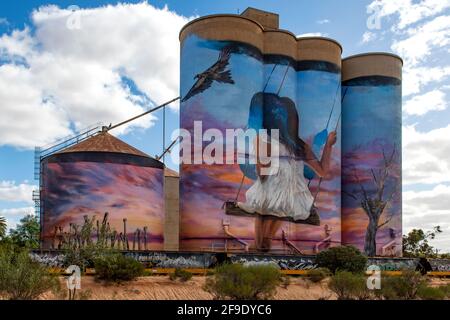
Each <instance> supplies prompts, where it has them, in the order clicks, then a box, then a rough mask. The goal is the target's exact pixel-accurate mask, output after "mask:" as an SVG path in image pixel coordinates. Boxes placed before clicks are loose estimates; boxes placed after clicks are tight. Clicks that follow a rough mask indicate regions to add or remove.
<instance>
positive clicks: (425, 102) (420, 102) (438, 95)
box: [403, 89, 447, 116]
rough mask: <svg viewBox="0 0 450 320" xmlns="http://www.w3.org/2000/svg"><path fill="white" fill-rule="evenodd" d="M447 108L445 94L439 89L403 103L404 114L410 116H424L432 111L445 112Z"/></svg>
mask: <svg viewBox="0 0 450 320" xmlns="http://www.w3.org/2000/svg"><path fill="white" fill-rule="evenodd" d="M446 108H447V101H446V99H445V93H444V92H442V91H441V90H438V89H435V90H432V91H429V92H426V93H424V94H421V95H416V96H414V97H412V98H411V99H409V100H407V101H405V103H403V112H405V113H406V114H408V115H418V116H422V115H424V114H426V113H428V112H430V111H439V110H445V109H446Z"/></svg>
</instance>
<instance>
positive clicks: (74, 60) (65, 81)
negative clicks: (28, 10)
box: [0, 2, 190, 148]
mask: <svg viewBox="0 0 450 320" xmlns="http://www.w3.org/2000/svg"><path fill="white" fill-rule="evenodd" d="M74 14H77V15H79V25H78V26H79V28H68V27H67V21H68V19H71V18H73V15H74ZM189 19H190V18H187V17H184V16H180V15H178V14H176V13H174V12H172V11H170V10H169V9H168V8H163V9H158V8H155V7H153V6H152V5H150V4H148V3H147V2H142V3H138V4H117V5H108V6H104V7H98V8H89V9H80V10H79V11H76V12H75V13H74V12H72V11H71V10H67V9H61V8H59V7H57V6H53V5H51V6H44V7H40V8H39V9H37V10H35V11H33V13H32V15H31V20H32V28H31V27H30V28H28V27H25V28H24V29H23V30H14V31H13V32H11V33H10V34H6V35H3V36H2V37H1V38H0V59H1V60H3V61H6V63H4V64H2V65H0V101H2V104H1V105H0V109H1V112H2V117H1V118H0V145H12V146H16V147H23V148H32V147H34V146H35V145H43V144H47V143H50V142H53V141H54V140H55V139H57V138H61V137H64V136H67V135H69V134H72V133H73V129H74V128H75V129H76V130H80V129H83V128H84V127H87V126H89V125H92V124H94V123H98V122H99V121H101V122H103V123H105V124H109V123H117V122H120V121H122V120H125V119H127V118H130V117H132V116H134V115H137V114H139V113H141V112H143V111H144V110H146V109H148V108H149V107H151V106H152V104H153V103H155V104H160V103H162V102H165V101H167V100H170V99H172V98H174V97H176V96H178V94H179V89H178V88H179V85H178V83H179V41H178V33H179V30H180V29H181V27H182V26H183V25H184V24H186V23H187V22H188V21H189ZM172 108H177V106H176V105H173V106H172ZM155 119H156V118H155V117H154V116H153V115H149V116H146V117H143V118H141V119H139V120H137V121H134V122H132V123H131V124H130V125H128V126H125V127H124V128H119V129H118V130H117V131H115V133H119V134H120V133H123V132H125V131H126V130H127V128H130V126H131V127H140V128H148V127H150V126H152V125H153V123H154V121H155ZM128 130H129V129H128Z"/></svg>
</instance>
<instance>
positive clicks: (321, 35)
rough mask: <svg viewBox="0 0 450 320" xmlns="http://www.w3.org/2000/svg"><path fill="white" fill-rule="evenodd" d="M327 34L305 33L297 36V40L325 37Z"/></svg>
mask: <svg viewBox="0 0 450 320" xmlns="http://www.w3.org/2000/svg"><path fill="white" fill-rule="evenodd" d="M326 36H327V34H326V33H321V32H307V33H302V34H299V35H297V38H301V37H326Z"/></svg>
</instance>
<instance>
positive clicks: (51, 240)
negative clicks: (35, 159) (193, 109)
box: [41, 130, 165, 250]
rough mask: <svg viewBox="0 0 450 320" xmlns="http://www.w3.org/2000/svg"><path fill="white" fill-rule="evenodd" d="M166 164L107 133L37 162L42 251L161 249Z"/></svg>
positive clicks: (94, 136)
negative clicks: (91, 246) (101, 247)
mask: <svg viewBox="0 0 450 320" xmlns="http://www.w3.org/2000/svg"><path fill="white" fill-rule="evenodd" d="M163 188H164V165H163V164H162V163H161V162H159V161H157V160H155V159H153V158H151V157H149V156H148V155H146V154H145V153H143V152H141V151H139V150H137V149H135V148H134V147H132V146H130V145H128V144H126V143H125V142H123V141H121V140H119V139H117V138H115V137H114V136H112V135H110V134H109V133H108V132H107V131H106V130H105V131H102V132H99V133H98V134H95V135H93V136H91V137H90V138H88V139H86V140H84V141H82V142H79V143H78V144H75V145H73V146H70V147H68V148H65V149H63V150H61V151H58V152H56V153H53V154H51V155H49V156H47V157H44V158H43V159H42V160H41V238H42V247H43V248H46V249H63V248H65V247H67V246H87V245H89V244H92V243H98V242H100V243H101V244H103V245H104V246H107V247H113V248H116V249H121V250H161V249H163V229H164V215H165V214H164V189H163Z"/></svg>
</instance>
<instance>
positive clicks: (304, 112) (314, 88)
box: [289, 37, 342, 253]
mask: <svg viewBox="0 0 450 320" xmlns="http://www.w3.org/2000/svg"><path fill="white" fill-rule="evenodd" d="M341 54H342V47H341V45H340V44H339V43H338V42H337V41H335V40H333V39H329V38H325V37H300V38H298V39H297V108H298V110H299V115H300V132H299V135H300V137H301V138H302V139H303V140H304V141H305V142H306V143H307V145H308V146H310V147H311V148H312V151H313V154H314V158H315V159H314V160H313V161H316V160H317V161H319V162H320V163H321V167H322V169H323V172H317V170H314V168H313V167H311V166H309V165H308V164H306V165H305V168H304V175H305V178H306V180H307V182H308V187H309V189H310V192H311V194H312V196H313V206H314V207H316V208H317V211H318V215H319V216H320V225H307V224H295V225H291V226H290V232H289V233H290V234H289V239H290V240H291V241H292V242H294V243H295V244H296V245H297V247H298V248H300V249H301V251H302V252H307V253H317V252H318V251H320V250H323V249H326V248H328V247H330V246H332V245H339V244H340V242H341V221H340V207H341V196H340V194H341V179H340V178H341V172H340V171H341V170H340V169H341V126H340V119H341ZM334 131H336V134H337V141H336V143H335V144H334V145H332V144H330V143H329V142H328V143H327V141H328V136H329V135H330V134H332V133H333V132H334ZM292 227H293V228H292Z"/></svg>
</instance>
